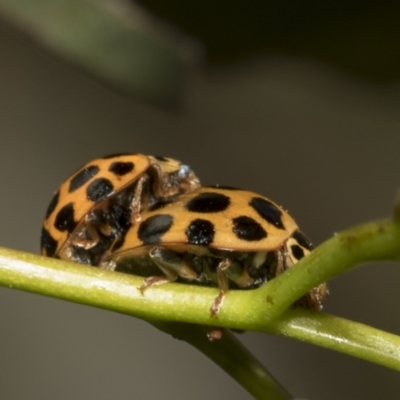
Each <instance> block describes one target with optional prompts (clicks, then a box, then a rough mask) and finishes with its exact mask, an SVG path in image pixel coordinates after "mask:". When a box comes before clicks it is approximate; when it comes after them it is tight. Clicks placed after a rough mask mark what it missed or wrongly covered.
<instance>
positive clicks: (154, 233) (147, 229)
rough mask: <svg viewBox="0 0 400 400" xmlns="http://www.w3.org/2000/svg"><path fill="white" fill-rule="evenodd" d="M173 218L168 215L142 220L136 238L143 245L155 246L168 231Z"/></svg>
mask: <svg viewBox="0 0 400 400" xmlns="http://www.w3.org/2000/svg"><path fill="white" fill-rule="evenodd" d="M172 223H173V218H172V216H171V215H169V214H160V215H154V216H152V217H150V218H147V219H146V220H144V221H143V222H142V223H141V224H140V226H139V229H138V237H139V239H140V240H141V241H142V242H143V244H157V243H159V242H160V240H161V238H162V236H163V235H164V234H165V233H166V232H168V231H169V229H170V228H171V226H172Z"/></svg>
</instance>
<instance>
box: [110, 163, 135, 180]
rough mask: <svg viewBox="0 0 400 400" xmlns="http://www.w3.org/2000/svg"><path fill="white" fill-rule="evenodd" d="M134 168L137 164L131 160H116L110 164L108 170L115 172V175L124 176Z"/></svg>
mask: <svg viewBox="0 0 400 400" xmlns="http://www.w3.org/2000/svg"><path fill="white" fill-rule="evenodd" d="M134 168H135V165H134V164H133V162H130V161H127V162H122V161H120V162H118V161H116V162H113V163H112V164H111V165H110V167H109V168H108V170H109V171H110V172H112V173H114V174H115V175H118V176H124V175H126V174H129V172H132V171H133V169H134Z"/></svg>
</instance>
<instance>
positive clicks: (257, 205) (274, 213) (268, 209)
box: [249, 197, 285, 229]
mask: <svg viewBox="0 0 400 400" xmlns="http://www.w3.org/2000/svg"><path fill="white" fill-rule="evenodd" d="M249 204H250V206H251V207H253V208H254V209H255V210H256V211H257V213H258V214H259V215H260V217H261V218H263V219H265V220H266V221H267V222H269V223H270V224H272V225H274V226H276V227H277V228H279V229H285V227H284V226H283V223H282V220H281V217H282V211H281V210H279V208H278V207H277V206H276V205H275V204H273V203H271V202H270V201H268V200H266V199H263V198H262V197H253V198H252V199H251V201H250V203H249Z"/></svg>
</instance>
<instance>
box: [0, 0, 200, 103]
mask: <svg viewBox="0 0 400 400" xmlns="http://www.w3.org/2000/svg"><path fill="white" fill-rule="evenodd" d="M0 15H1V16H2V18H3V19H4V20H6V21H10V22H11V23H12V24H14V25H16V26H18V27H19V28H21V29H23V30H24V32H26V33H27V34H28V35H29V36H31V37H32V38H34V39H35V40H36V41H37V42H38V43H39V44H41V45H42V46H44V47H45V48H47V49H48V50H50V51H51V52H52V53H53V54H55V55H56V56H57V57H59V58H60V59H62V60H65V61H67V62H69V63H70V64H72V65H74V66H76V67H79V68H80V69H83V70H85V71H87V72H89V73H90V74H91V75H92V76H94V77H96V78H98V79H100V80H102V81H103V82H105V83H106V84H107V85H109V86H110V87H112V88H114V89H117V90H119V91H121V92H123V93H125V94H128V95H130V96H132V97H135V98H137V99H140V100H142V101H146V102H150V103H156V104H162V105H168V106H171V105H172V106H173V105H176V103H177V102H179V98H180V95H181V91H182V87H183V83H184V82H183V81H184V71H185V68H186V67H187V65H188V63H189V60H191V61H193V60H195V59H196V57H198V55H199V53H198V52H197V50H198V47H196V45H195V44H194V41H191V40H190V39H188V38H185V37H183V36H182V35H179V36H178V34H177V33H172V31H170V30H167V29H166V28H165V27H164V29H162V27H160V26H158V25H157V24H154V21H152V20H151V18H149V16H148V15H146V14H145V13H144V12H143V10H141V9H140V8H138V7H137V6H134V5H133V4H131V3H129V2H126V3H125V2H122V1H112V2H111V1H97V0H68V1H62V0H52V1H49V0H36V1H33V2H32V1H24V0H12V1H10V0H0Z"/></svg>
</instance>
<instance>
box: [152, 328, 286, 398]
mask: <svg viewBox="0 0 400 400" xmlns="http://www.w3.org/2000/svg"><path fill="white" fill-rule="evenodd" d="M151 323H152V324H153V325H154V326H155V327H157V328H158V329H160V330H162V331H163V332H166V333H168V334H170V335H172V336H173V337H175V338H176V339H179V340H184V341H185V342H188V343H190V344H191V345H192V346H194V347H195V348H196V349H197V350H199V351H201V352H202V353H203V354H204V355H206V356H207V357H208V358H210V359H211V360H213V361H214V362H215V363H216V364H217V365H219V366H220V367H221V368H222V369H223V370H224V371H225V372H226V373H227V374H229V375H230V376H231V377H232V378H233V379H234V380H235V381H236V382H237V383H238V384H240V385H242V386H243V387H244V388H245V389H247V391H248V392H249V393H250V394H251V395H252V396H253V397H254V398H255V399H258V400H291V399H292V396H290V395H289V393H287V392H286V390H285V389H284V388H283V387H282V386H281V385H280V384H279V383H278V382H277V381H276V380H275V379H274V378H273V377H272V376H271V374H270V373H269V372H268V371H267V370H266V369H265V368H264V367H263V366H262V364H260V363H259V361H258V360H256V359H255V358H254V356H253V355H252V354H251V353H250V352H249V351H248V350H247V349H246V348H245V347H244V346H243V345H242V344H241V343H240V342H239V341H238V340H237V339H236V337H235V336H234V335H233V334H232V332H230V331H229V330H224V332H223V335H222V338H221V339H219V340H214V341H213V342H210V340H208V339H207V333H209V332H210V330H211V329H210V327H205V326H199V325H193V324H186V323H179V322H173V323H171V322H164V321H153V322H151Z"/></svg>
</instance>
